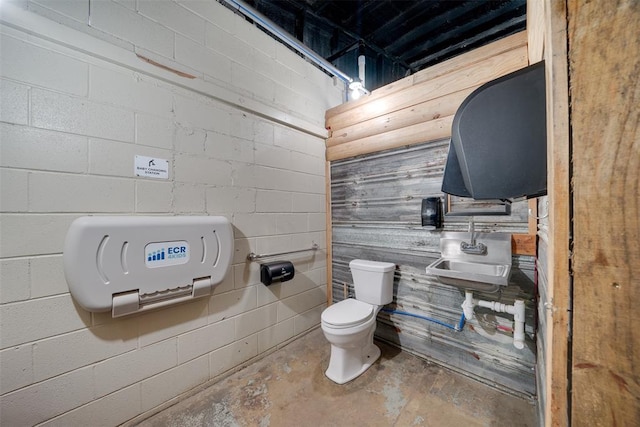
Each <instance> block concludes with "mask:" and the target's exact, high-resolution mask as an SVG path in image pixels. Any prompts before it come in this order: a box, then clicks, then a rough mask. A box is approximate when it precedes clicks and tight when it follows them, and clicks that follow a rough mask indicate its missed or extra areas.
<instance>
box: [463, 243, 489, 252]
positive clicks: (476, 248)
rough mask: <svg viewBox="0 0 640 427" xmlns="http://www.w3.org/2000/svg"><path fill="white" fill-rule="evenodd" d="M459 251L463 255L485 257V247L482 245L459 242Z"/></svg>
mask: <svg viewBox="0 0 640 427" xmlns="http://www.w3.org/2000/svg"><path fill="white" fill-rule="evenodd" d="M460 250H461V251H462V252H464V253H465V254H471V255H486V253H487V247H486V245H484V244H483V243H478V244H471V243H467V242H460Z"/></svg>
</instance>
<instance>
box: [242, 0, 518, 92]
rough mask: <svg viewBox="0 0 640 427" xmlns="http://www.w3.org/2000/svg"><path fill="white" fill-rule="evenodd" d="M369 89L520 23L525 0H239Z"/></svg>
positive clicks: (509, 30)
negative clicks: (362, 78)
mask: <svg viewBox="0 0 640 427" xmlns="http://www.w3.org/2000/svg"><path fill="white" fill-rule="evenodd" d="M245 3H246V4H248V5H249V6H251V7H253V8H254V9H255V10H257V11H258V12H260V13H261V14H263V15H264V16H266V17H267V18H269V19H270V20H272V21H273V22H275V23H276V24H277V25H278V26H280V27H281V28H282V29H284V30H285V31H287V32H288V33H289V34H291V35H292V36H294V37H295V38H296V39H298V40H300V41H302V42H303V43H304V44H306V45H307V46H309V47H310V48H312V49H313V50H314V51H315V52H317V53H318V54H320V55H321V56H322V57H324V58H325V59H327V60H328V61H329V62H331V63H332V64H334V65H335V66H336V67H337V68H338V69H340V70H342V71H344V72H345V73H347V74H348V75H350V76H353V77H357V76H358V72H357V57H358V52H359V51H360V52H362V51H364V55H365V57H366V58H367V65H366V86H367V88H368V89H370V90H373V89H376V88H378V87H380V86H384V85H386V84H389V83H391V82H393V81H395V80H398V79H400V78H402V77H405V76H407V75H409V74H412V73H415V72H416V71H419V70H421V69H423V68H425V67H428V66H430V65H433V64H436V63H438V62H441V61H443V60H446V59H448V58H451V57H453V56H456V55H459V54H461V53H464V52H466V51H468V50H471V49H474V48H477V47H479V46H482V45H484V44H487V43H490V42H492V41H494V40H497V39H500V38H502V37H505V36H508V35H510V34H513V33H515V32H518V31H522V30H524V29H525V23H526V0H448V1H442V0H348V1H344V0H245Z"/></svg>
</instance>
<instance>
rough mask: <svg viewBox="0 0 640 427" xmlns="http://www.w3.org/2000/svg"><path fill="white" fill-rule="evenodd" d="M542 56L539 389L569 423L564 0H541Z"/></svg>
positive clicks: (556, 419)
mask: <svg viewBox="0 0 640 427" xmlns="http://www.w3.org/2000/svg"><path fill="white" fill-rule="evenodd" d="M544 12H545V18H544V20H545V34H544V58H545V62H546V67H545V68H546V86H547V188H548V194H549V218H548V222H549V248H548V258H549V259H548V265H549V271H548V280H549V283H548V289H547V294H548V300H547V301H541V302H540V303H541V304H543V306H544V308H545V309H544V314H545V316H546V321H545V324H546V325H547V331H546V336H547V342H546V346H547V348H546V350H547V354H546V355H545V361H546V364H547V366H546V368H545V372H546V379H545V384H544V390H545V391H544V393H545V396H546V398H545V401H546V407H545V408H544V414H545V415H544V416H545V424H546V425H550V426H566V425H568V424H569V403H568V402H569V401H568V396H569V378H568V371H567V361H568V359H569V341H568V338H569V337H568V333H569V321H570V318H569V314H570V304H571V302H570V272H569V256H570V252H569V244H570V241H569V239H570V216H569V215H570V207H569V200H570V194H569V168H570V167H569V165H570V152H569V95H568V90H569V82H568V71H567V23H566V0H546V1H545V4H544Z"/></svg>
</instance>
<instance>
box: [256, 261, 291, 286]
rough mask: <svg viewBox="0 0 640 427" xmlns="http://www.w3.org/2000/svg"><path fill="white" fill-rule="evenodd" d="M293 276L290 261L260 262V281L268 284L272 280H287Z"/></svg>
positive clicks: (272, 281)
mask: <svg viewBox="0 0 640 427" xmlns="http://www.w3.org/2000/svg"><path fill="white" fill-rule="evenodd" d="M293 276H295V268H294V267H293V263H292V262H291V261H272V262H265V263H263V264H260V281H261V282H262V283H263V284H264V285H266V286H269V285H271V284H272V283H274V282H287V281H289V280H291V279H293Z"/></svg>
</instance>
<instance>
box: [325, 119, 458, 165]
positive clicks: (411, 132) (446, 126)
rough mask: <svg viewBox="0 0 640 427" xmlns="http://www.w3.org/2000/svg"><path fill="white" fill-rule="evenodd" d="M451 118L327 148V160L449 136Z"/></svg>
mask: <svg viewBox="0 0 640 427" xmlns="http://www.w3.org/2000/svg"><path fill="white" fill-rule="evenodd" d="M452 122H453V116H447V117H441V118H439V119H435V120H430V121H428V122H424V123H418V124H415V125H411V126H407V127H404V128H401V129H396V130H392V131H389V132H385V133H383V134H379V135H372V136H368V137H366V138H362V139H357V140H355V141H350V142H347V143H344V144H340V145H335V146H333V147H328V148H327V160H330V161H333V160H339V159H346V158H348V157H354V156H358V155H361V154H369V153H375V152H377V151H383V150H388V149H391V148H396V147H402V146H409V145H413V144H419V143H421V142H424V141H430V140H436V139H441V138H445V137H448V136H450V135H451V123H452Z"/></svg>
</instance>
